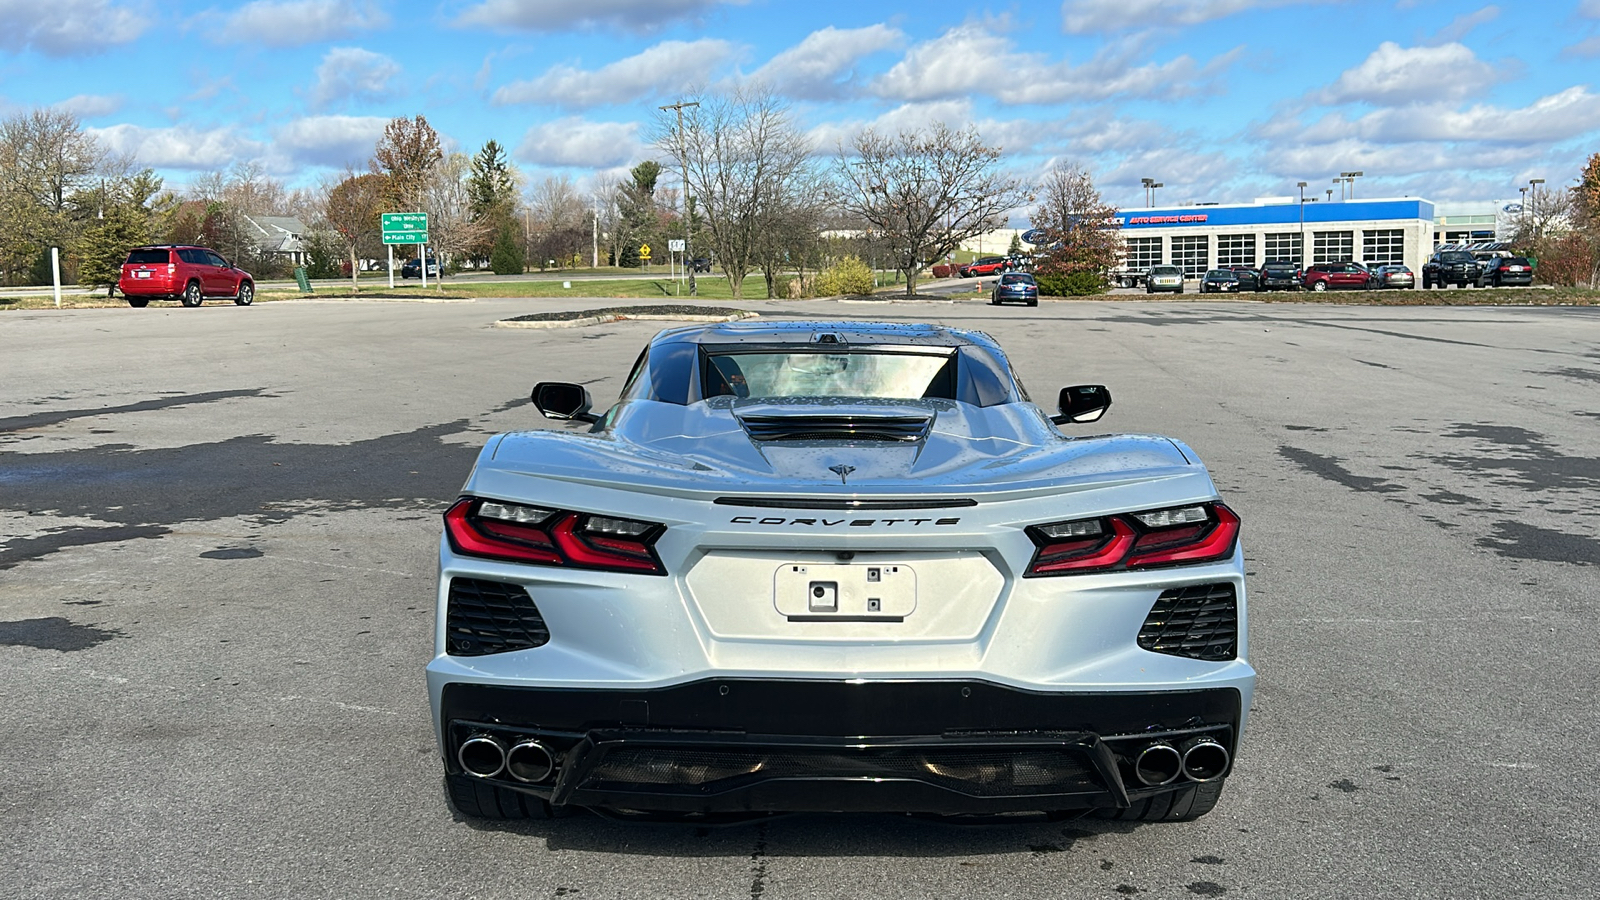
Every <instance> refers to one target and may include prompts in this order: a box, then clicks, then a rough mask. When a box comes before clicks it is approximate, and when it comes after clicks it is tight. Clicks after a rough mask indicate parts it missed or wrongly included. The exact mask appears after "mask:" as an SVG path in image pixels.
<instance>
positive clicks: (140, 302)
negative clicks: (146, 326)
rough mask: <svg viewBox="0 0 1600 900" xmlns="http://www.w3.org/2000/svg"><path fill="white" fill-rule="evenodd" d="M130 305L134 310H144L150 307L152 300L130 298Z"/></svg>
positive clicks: (147, 298)
mask: <svg viewBox="0 0 1600 900" xmlns="http://www.w3.org/2000/svg"><path fill="white" fill-rule="evenodd" d="M128 305H129V306H131V307H133V308H134V309H144V308H145V307H146V306H149V305H150V298H149V297H129V298H128Z"/></svg>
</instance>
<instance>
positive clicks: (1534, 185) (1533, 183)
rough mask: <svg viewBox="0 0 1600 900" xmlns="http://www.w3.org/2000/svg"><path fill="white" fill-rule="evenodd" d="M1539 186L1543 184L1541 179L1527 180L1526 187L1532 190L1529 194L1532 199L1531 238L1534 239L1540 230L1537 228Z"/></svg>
mask: <svg viewBox="0 0 1600 900" xmlns="http://www.w3.org/2000/svg"><path fill="white" fill-rule="evenodd" d="M1541 184H1544V179H1543V178H1530V179H1528V187H1529V188H1531V189H1532V190H1530V191H1529V193H1530V194H1531V195H1532V197H1533V236H1534V238H1536V239H1537V238H1538V237H1539V230H1540V228H1539V185H1541Z"/></svg>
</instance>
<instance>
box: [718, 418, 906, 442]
mask: <svg viewBox="0 0 1600 900" xmlns="http://www.w3.org/2000/svg"><path fill="white" fill-rule="evenodd" d="M739 421H740V422H741V423H743V425H744V430H745V431H746V432H748V433H749V435H750V438H751V439H752V440H756V441H890V442H900V443H911V442H914V441H920V440H922V439H923V438H924V437H926V436H927V434H928V428H929V426H930V425H932V424H933V419H932V417H930V416H740V417H739Z"/></svg>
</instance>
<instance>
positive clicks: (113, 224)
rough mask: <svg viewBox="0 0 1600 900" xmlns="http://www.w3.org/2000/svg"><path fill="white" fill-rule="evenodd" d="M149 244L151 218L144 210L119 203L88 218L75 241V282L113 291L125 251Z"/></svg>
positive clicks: (107, 292)
mask: <svg viewBox="0 0 1600 900" xmlns="http://www.w3.org/2000/svg"><path fill="white" fill-rule="evenodd" d="M148 243H150V219H149V216H148V215H146V214H145V212H144V210H143V209H139V208H136V207H132V206H129V205H127V204H122V203H119V204H117V205H115V206H113V207H111V208H110V209H107V210H106V211H105V218H103V219H92V220H90V223H89V226H88V227H87V228H85V229H84V230H83V237H82V238H80V239H79V241H78V283H79V284H88V285H94V286H96V287H99V286H102V285H103V286H105V287H106V288H107V291H106V295H107V296H110V295H111V293H112V292H113V291H115V290H116V285H117V279H118V278H120V277H121V275H122V262H123V260H125V259H127V258H128V251H129V250H132V249H133V248H134V247H138V246H140V245H141V244H148Z"/></svg>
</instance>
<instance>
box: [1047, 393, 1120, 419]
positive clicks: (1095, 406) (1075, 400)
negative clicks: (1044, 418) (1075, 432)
mask: <svg viewBox="0 0 1600 900" xmlns="http://www.w3.org/2000/svg"><path fill="white" fill-rule="evenodd" d="M1060 404H1061V415H1059V416H1051V417H1050V421H1052V422H1054V423H1056V424H1057V425H1069V424H1081V423H1085V422H1095V421H1099V419H1100V417H1101V416H1103V415H1105V414H1106V410H1108V409H1110V408H1111V392H1110V391H1108V390H1106V387H1105V385H1103V384H1077V385H1073V386H1072V387H1064V388H1062V389H1061V400H1060Z"/></svg>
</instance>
